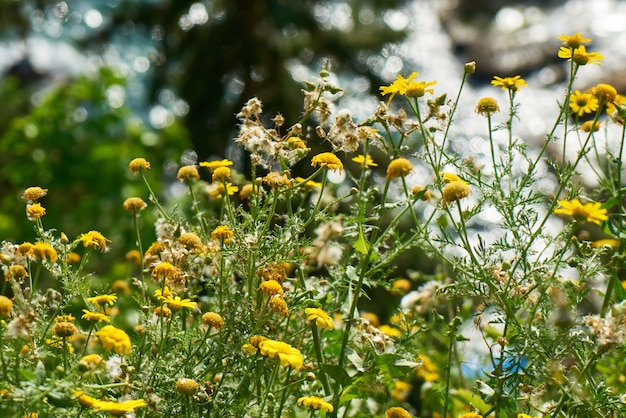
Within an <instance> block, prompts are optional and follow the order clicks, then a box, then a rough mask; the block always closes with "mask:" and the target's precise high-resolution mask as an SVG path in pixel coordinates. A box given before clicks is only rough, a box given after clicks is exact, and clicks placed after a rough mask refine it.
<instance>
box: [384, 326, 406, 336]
mask: <svg viewBox="0 0 626 418" xmlns="http://www.w3.org/2000/svg"><path fill="white" fill-rule="evenodd" d="M378 329H379V330H380V332H382V333H383V334H385V335H387V336H389V337H399V336H401V335H402V331H400V330H399V329H398V328H395V327H391V326H389V325H381V326H379V327H378Z"/></svg>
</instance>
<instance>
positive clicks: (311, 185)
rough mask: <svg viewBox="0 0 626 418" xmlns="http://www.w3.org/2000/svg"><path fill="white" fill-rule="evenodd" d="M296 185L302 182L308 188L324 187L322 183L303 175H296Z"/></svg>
mask: <svg viewBox="0 0 626 418" xmlns="http://www.w3.org/2000/svg"><path fill="white" fill-rule="evenodd" d="M295 180H296V185H298V186H299V185H301V184H302V183H304V184H303V186H304V187H306V188H307V189H313V188H315V189H321V188H322V183H319V182H317V181H313V180H307V179H305V178H303V177H296V178H295Z"/></svg>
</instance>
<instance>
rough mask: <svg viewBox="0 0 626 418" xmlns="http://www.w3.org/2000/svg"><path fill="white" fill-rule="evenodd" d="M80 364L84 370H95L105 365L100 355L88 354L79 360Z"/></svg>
mask: <svg viewBox="0 0 626 418" xmlns="http://www.w3.org/2000/svg"><path fill="white" fill-rule="evenodd" d="M79 363H82V364H83V367H84V368H87V369H93V368H95V367H99V366H102V365H104V359H103V358H102V356H101V355H100V354H87V355H86V356H84V357H83V358H81V359H80V360H79Z"/></svg>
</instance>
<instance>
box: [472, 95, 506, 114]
mask: <svg viewBox="0 0 626 418" xmlns="http://www.w3.org/2000/svg"><path fill="white" fill-rule="evenodd" d="M499 111H500V106H498V102H497V101H496V99H494V98H493V97H483V98H481V99H480V100H479V101H478V104H477V105H476V113H478V114H480V115H483V116H486V117H489V116H491V115H493V114H494V113H498V112H499Z"/></svg>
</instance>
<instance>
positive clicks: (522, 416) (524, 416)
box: [517, 414, 533, 418]
mask: <svg viewBox="0 0 626 418" xmlns="http://www.w3.org/2000/svg"><path fill="white" fill-rule="evenodd" d="M517 418H533V417H531V416H530V415H528V414H517Z"/></svg>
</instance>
